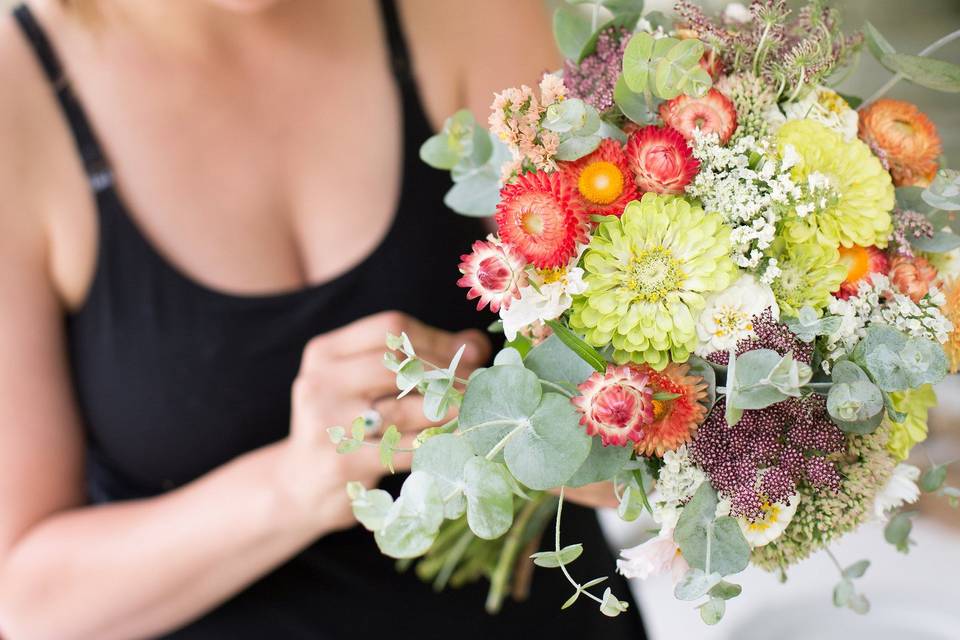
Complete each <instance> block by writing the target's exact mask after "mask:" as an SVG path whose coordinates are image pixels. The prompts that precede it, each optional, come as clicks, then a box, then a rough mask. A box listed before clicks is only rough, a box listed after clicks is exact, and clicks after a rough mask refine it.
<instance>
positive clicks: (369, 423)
mask: <svg viewBox="0 0 960 640" xmlns="http://www.w3.org/2000/svg"><path fill="white" fill-rule="evenodd" d="M360 417H361V418H363V428H364V429H365V430H366V432H367V433H368V434H371V435H372V434H375V433H380V427H382V426H383V415H382V414H381V413H380V412H379V411H377V410H376V409H374V408H373V407H370V408H369V409H367V410H366V411H364V412H363V413H362V414H361V415H360Z"/></svg>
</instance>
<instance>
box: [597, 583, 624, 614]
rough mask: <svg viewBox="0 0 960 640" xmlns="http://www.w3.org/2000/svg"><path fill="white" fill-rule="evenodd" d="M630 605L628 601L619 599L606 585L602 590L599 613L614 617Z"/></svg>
mask: <svg viewBox="0 0 960 640" xmlns="http://www.w3.org/2000/svg"><path fill="white" fill-rule="evenodd" d="M629 607H630V604H629V603H628V602H624V601H623V600H620V599H619V598H617V597H616V596H615V595H613V592H612V591H611V590H610V587H607V589H606V591H604V592H603V598H602V603H601V604H600V613H602V614H603V615H605V616H607V617H609V618H615V617H617V616H618V615H620V614H621V613H623V612H624V611H626V610H627V609H628V608H629Z"/></svg>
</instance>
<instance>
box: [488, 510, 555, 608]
mask: <svg viewBox="0 0 960 640" xmlns="http://www.w3.org/2000/svg"><path fill="white" fill-rule="evenodd" d="M548 497H549V496H548V495H547V494H541V495H539V496H537V497H536V498H534V499H532V500H530V501H528V502H527V504H525V505H524V507H523V509H522V510H521V511H520V513H519V514H518V515H517V519H516V520H515V521H514V523H513V527H511V528H510V533H508V534H507V537H506V539H505V540H504V543H503V550H502V551H501V552H500V557H499V558H497V565H496V567H495V568H494V570H493V573H492V574H491V576H490V591H489V592H488V593H487V602H486V605H485V606H486V610H487V613H496V612H498V611H499V610H500V606H501V605H502V604H503V599H504V598H505V597H506V595H507V590H508V586H509V585H508V583H509V582H510V569H511V568H512V567H513V565H514V563H515V562H516V560H517V554H518V553H519V552H520V543H521V541H522V539H523V534H524V533H526V529H527V525H528V524H529V523H530V519H531V518H533V514H534V513H536V511H537V509H538V508H539V507H540V505H541V504H542V503H543V501H544V500H545V499H546V498H548Z"/></svg>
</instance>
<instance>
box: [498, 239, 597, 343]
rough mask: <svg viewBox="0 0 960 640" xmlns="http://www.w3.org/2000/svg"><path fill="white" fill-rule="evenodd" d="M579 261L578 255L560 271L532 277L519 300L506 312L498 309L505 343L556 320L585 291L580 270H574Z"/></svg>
mask: <svg viewBox="0 0 960 640" xmlns="http://www.w3.org/2000/svg"><path fill="white" fill-rule="evenodd" d="M584 248H585V247H584ZM580 252H581V253H582V252H583V248H581V251H580ZM578 260H579V254H578V256H577V257H575V258H574V259H573V260H571V262H570V264H569V265H568V266H567V267H565V268H563V269H560V270H557V271H552V272H548V273H546V274H545V275H544V274H542V273H541V274H538V275H537V276H534V277H531V278H530V280H531V281H533V282H534V284H530V285H527V286H525V287H523V288H522V289H520V298H519V299H517V300H513V301H512V302H511V303H510V308H509V309H507V308H504V307H501V308H500V320H501V321H502V322H503V333H504V335H506V337H507V340H515V339H516V337H517V333H518V332H519V331H520V330H522V329H524V328H526V327H528V326H530V325H531V324H534V323H535V322H544V321H546V320H555V319H556V318H559V317H560V315H561V314H562V313H563V312H564V311H566V310H567V309H569V308H570V305H571V304H573V296H575V295H579V294H581V293H583V292H584V291H586V290H587V284H586V282H584V281H583V269H581V268H580V267H578V266H576V264H577V261H578Z"/></svg>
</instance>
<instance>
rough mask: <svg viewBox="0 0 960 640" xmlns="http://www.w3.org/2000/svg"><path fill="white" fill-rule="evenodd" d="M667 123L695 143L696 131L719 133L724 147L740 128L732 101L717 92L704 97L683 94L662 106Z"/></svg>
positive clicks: (711, 91)
mask: <svg viewBox="0 0 960 640" xmlns="http://www.w3.org/2000/svg"><path fill="white" fill-rule="evenodd" d="M660 117H661V118H662V119H663V122H664V124H666V125H667V126H670V127H673V128H674V129H676V130H677V131H679V132H680V133H681V134H682V135H683V137H684V138H686V139H687V140H693V131H694V129H697V128H699V129H700V131H703V132H704V133H716V134H717V135H718V136H719V137H720V144H727V141H728V140H729V139H730V136H732V135H733V132H734V131H735V130H736V128H737V110H736V109H735V108H734V106H733V102H731V101H730V98H728V97H727V96H725V95H723V94H722V93H720V92H719V91H717V90H716V89H710V91H708V92H707V94H706V95H705V96H703V97H702V98H695V97H693V96H688V95H679V96H677V97H676V98H674V99H673V100H668V101H667V102H663V103H661V104H660Z"/></svg>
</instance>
